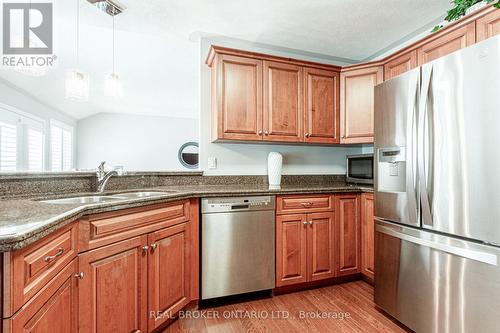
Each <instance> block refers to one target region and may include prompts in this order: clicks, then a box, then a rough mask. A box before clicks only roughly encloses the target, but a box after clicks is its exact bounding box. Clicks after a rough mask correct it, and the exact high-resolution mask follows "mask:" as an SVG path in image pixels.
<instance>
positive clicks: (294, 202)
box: [277, 194, 334, 214]
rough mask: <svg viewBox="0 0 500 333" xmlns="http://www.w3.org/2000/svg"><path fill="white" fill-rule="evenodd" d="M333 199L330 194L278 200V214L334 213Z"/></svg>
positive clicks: (297, 196) (293, 196) (295, 196)
mask: <svg viewBox="0 0 500 333" xmlns="http://www.w3.org/2000/svg"><path fill="white" fill-rule="evenodd" d="M333 207H334V206H333V198H332V196H331V195H329V194H318V195H290V196H279V197H278V198H277V213H278V214H289V213H308V212H328V211H333Z"/></svg>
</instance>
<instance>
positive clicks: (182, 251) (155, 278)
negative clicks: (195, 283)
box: [148, 223, 191, 331]
mask: <svg viewBox="0 0 500 333" xmlns="http://www.w3.org/2000/svg"><path fill="white" fill-rule="evenodd" d="M189 227H190V224H189V223H183V224H180V225H177V226H173V227H170V228H167V229H163V230H159V231H156V232H153V233H151V234H149V235H148V243H149V247H150V253H149V255H148V295H149V297H148V299H149V306H148V313H149V314H150V316H149V330H150V331H151V330H153V329H155V328H158V326H160V325H162V324H163V323H164V322H166V321H167V320H169V319H171V318H172V317H173V316H174V315H175V314H176V313H177V312H178V311H179V310H181V309H182V308H184V307H185V306H186V305H187V304H188V303H189V301H190V300H191V299H190V294H189V292H190V255H191V251H190V248H189V246H190V241H189V239H190V228H189ZM152 314H154V315H152Z"/></svg>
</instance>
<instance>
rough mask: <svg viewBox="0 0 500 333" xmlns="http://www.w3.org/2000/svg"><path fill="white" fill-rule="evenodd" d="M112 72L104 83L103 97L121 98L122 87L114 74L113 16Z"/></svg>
mask: <svg viewBox="0 0 500 333" xmlns="http://www.w3.org/2000/svg"><path fill="white" fill-rule="evenodd" d="M112 57H113V59H112V62H113V70H112V72H111V74H109V75H107V76H106V78H105V81H104V95H106V96H108V97H114V98H119V97H122V96H123V86H122V81H121V80H120V77H119V76H118V74H116V72H115V16H114V15H113V55H112Z"/></svg>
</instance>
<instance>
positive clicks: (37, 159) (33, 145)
mask: <svg viewBox="0 0 500 333" xmlns="http://www.w3.org/2000/svg"><path fill="white" fill-rule="evenodd" d="M43 141H44V136H43V131H42V130H38V129H35V128H28V129H27V131H26V142H27V166H28V171H42V170H43V157H44V156H43V155H44V154H43Z"/></svg>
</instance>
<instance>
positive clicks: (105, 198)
mask: <svg viewBox="0 0 500 333" xmlns="http://www.w3.org/2000/svg"><path fill="white" fill-rule="evenodd" d="M173 193H176V191H163V192H128V193H120V194H113V195H90V196H80V197H71V198H64V199H54V200H43V201H42V202H45V203H51V204H81V205H90V204H98V203H103V202H114V201H120V200H130V199H139V198H152V197H158V196H162V195H168V194H173Z"/></svg>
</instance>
